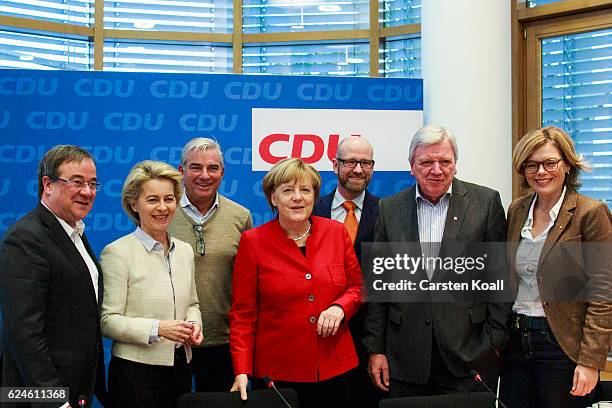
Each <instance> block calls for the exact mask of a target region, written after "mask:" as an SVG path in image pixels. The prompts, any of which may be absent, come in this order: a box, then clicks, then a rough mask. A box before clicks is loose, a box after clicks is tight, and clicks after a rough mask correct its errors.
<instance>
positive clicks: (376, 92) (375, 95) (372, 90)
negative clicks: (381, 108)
mask: <svg viewBox="0 0 612 408" xmlns="http://www.w3.org/2000/svg"><path fill="white" fill-rule="evenodd" d="M422 98H423V86H422V85H415V86H412V85H405V86H399V85H372V86H371V87H369V88H368V99H369V100H371V101H372V102H399V101H405V102H418V101H420V100H421V99H422Z"/></svg>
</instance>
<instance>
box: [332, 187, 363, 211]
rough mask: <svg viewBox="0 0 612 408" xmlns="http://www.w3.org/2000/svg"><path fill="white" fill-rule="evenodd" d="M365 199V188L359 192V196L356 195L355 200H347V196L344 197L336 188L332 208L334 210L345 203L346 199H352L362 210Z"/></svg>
mask: <svg viewBox="0 0 612 408" xmlns="http://www.w3.org/2000/svg"><path fill="white" fill-rule="evenodd" d="M364 200H365V190H363V191H362V192H361V194H359V195H358V196H357V197H355V199H354V200H347V199H346V198H344V197H342V194H340V192H339V191H338V189H337V188H336V193H335V194H334V199H333V201H332V205H331V209H332V210H334V209H336V208H338V207H340V206H341V205H342V203H344V202H345V201H352V202H354V203H355V205H356V206H357V208H359V209H360V210H362V211H363V202H364Z"/></svg>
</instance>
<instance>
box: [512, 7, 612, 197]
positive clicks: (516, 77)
mask: <svg viewBox="0 0 612 408" xmlns="http://www.w3.org/2000/svg"><path fill="white" fill-rule="evenodd" d="M510 2H511V5H512V6H511V7H512V8H511V13H512V16H511V18H512V149H514V146H516V144H517V143H518V141H519V140H520V139H521V138H522V137H523V135H525V133H527V131H529V130H531V129H535V128H537V127H540V126H542V89H541V88H542V66H541V65H542V61H541V52H542V48H541V43H540V40H541V39H542V38H547V37H556V36H561V35H565V34H576V33H579V32H586V31H595V30H600V29H604V28H610V27H612V0H590V1H589V2H585V1H584V0H564V1H559V2H558V3H550V4H544V5H541V6H536V7H533V8H528V7H527V4H526V3H525V1H524V0H510ZM525 193H526V190H525V189H524V188H522V187H521V185H520V183H519V180H518V177H517V176H516V174H514V172H513V173H512V198H513V199H514V198H517V197H520V196H521V195H523V194H525Z"/></svg>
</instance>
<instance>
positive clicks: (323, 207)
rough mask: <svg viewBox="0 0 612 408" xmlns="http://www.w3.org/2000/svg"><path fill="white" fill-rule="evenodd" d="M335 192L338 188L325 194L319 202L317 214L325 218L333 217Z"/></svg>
mask: <svg viewBox="0 0 612 408" xmlns="http://www.w3.org/2000/svg"><path fill="white" fill-rule="evenodd" d="M334 194H336V189H334V191H332V192H331V193H330V194H327V195H324V196H323V197H321V198H320V199H319V202H318V203H317V205H316V208H315V215H318V216H319V217H324V218H331V206H332V202H333V200H334Z"/></svg>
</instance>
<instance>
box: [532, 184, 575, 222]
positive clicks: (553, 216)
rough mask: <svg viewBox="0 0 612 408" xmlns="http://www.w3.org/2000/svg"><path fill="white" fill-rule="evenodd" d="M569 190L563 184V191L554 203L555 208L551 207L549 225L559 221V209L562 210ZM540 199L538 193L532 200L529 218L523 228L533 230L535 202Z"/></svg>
mask: <svg viewBox="0 0 612 408" xmlns="http://www.w3.org/2000/svg"><path fill="white" fill-rule="evenodd" d="M566 190H567V187H566V186H563V192H562V193H561V197H559V200H557V202H556V204H555V205H553V208H551V209H550V211H549V212H548V215H549V216H550V223H549V225H553V224H554V223H555V221H557V217H558V216H559V211H560V210H561V206H562V205H563V199H564V198H565V192H566ZM537 201H538V195H537V194H536V195H535V196H534V198H533V200H532V201H531V207H529V214H528V215H527V220H526V221H525V225H524V226H523V230H531V228H532V227H533V209H534V208H535V204H536V202H537Z"/></svg>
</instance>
